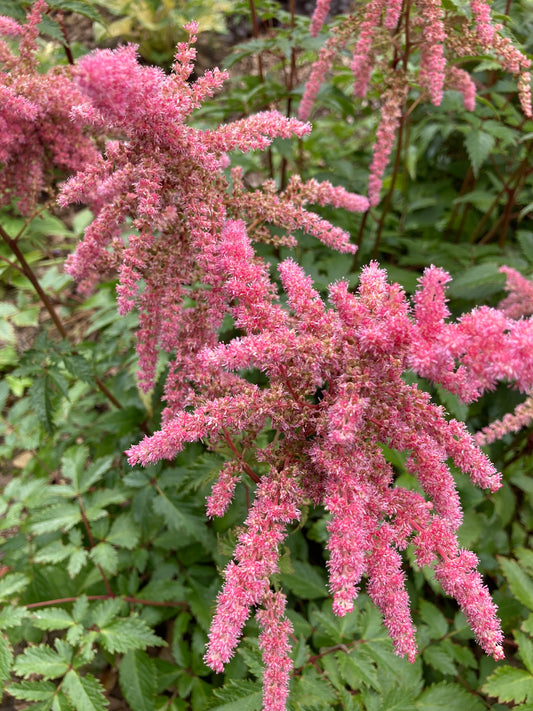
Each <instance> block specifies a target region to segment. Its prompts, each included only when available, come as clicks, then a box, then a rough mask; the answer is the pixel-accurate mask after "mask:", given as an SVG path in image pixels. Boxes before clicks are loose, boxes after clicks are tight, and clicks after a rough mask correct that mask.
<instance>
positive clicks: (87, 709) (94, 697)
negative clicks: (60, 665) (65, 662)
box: [63, 669, 109, 711]
mask: <svg viewBox="0 0 533 711" xmlns="http://www.w3.org/2000/svg"><path fill="white" fill-rule="evenodd" d="M63 690H64V692H65V694H66V695H67V696H68V698H69V699H70V701H71V702H72V704H73V706H74V708H75V709H76V711H103V710H104V709H105V708H107V706H108V703H109V702H108V701H107V699H106V698H105V696H104V691H103V688H102V685H101V684H100V682H99V681H98V680H97V679H95V678H94V676H91V675H90V674H87V675H86V676H80V675H79V674H77V673H76V672H75V671H74V670H73V669H71V670H70V671H69V672H68V673H67V674H66V675H65V678H64V679H63Z"/></svg>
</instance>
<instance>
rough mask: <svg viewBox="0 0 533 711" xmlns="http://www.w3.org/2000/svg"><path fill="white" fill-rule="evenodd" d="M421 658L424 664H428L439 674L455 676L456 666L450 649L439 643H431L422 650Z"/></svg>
mask: <svg viewBox="0 0 533 711" xmlns="http://www.w3.org/2000/svg"><path fill="white" fill-rule="evenodd" d="M422 656H423V659H424V661H425V662H426V664H429V665H430V666H432V667H433V669H436V670H437V671H438V672H441V674H448V675H449V676H455V675H456V674H457V668H456V666H455V663H454V659H453V656H452V654H451V652H450V651H448V650H447V649H445V648H444V647H442V646H441V645H439V644H432V645H430V646H429V647H428V648H427V649H425V650H424V653H423V655H422Z"/></svg>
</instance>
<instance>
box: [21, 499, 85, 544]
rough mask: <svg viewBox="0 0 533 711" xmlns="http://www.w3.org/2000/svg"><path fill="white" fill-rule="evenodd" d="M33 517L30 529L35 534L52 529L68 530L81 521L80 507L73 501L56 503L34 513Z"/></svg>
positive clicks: (49, 531) (38, 534)
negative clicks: (36, 513)
mask: <svg viewBox="0 0 533 711" xmlns="http://www.w3.org/2000/svg"><path fill="white" fill-rule="evenodd" d="M35 519H36V520H35V522H34V523H33V524H32V525H31V531H32V533H35V535H37V536H40V535H42V534H43V533H52V532H53V531H69V530H70V529H71V528H73V527H74V526H75V525H76V524H77V523H79V522H80V521H81V512H80V507H79V506H78V504H73V503H72V504H71V503H64V504H57V505H56V506H50V508H48V509H46V510H45V511H43V512H42V513H39V514H38V515H36V516H35Z"/></svg>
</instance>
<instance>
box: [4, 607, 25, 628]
mask: <svg viewBox="0 0 533 711" xmlns="http://www.w3.org/2000/svg"><path fill="white" fill-rule="evenodd" d="M27 616H28V612H27V610H26V608H25V607H17V606H16V605H5V607H3V608H2V610H0V630H8V629H9V628H10V627H18V626H19V625H20V624H21V622H22V620H23V619H24V618H25V617H27Z"/></svg>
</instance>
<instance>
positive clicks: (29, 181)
mask: <svg viewBox="0 0 533 711" xmlns="http://www.w3.org/2000/svg"><path fill="white" fill-rule="evenodd" d="M46 9H47V5H46V3H45V2H44V1H43V0H38V1H37V2H36V3H35V4H34V5H33V7H32V9H31V10H30V11H29V12H28V15H27V21H26V24H24V25H19V24H18V23H17V22H15V21H14V20H12V19H11V18H10V17H3V16H2V17H0V35H3V36H12V37H16V38H18V44H19V49H18V53H15V52H13V51H12V50H11V49H10V47H9V45H8V43H7V42H5V41H3V40H0V69H1V73H0V103H1V108H0V166H1V168H2V169H1V171H0V205H6V204H9V203H10V202H12V201H13V200H18V208H19V210H20V212H21V213H22V214H24V215H28V214H30V213H31V212H32V211H33V210H34V208H35V206H36V204H37V201H38V199H39V197H40V194H41V192H43V191H46V192H48V191H49V190H50V188H51V187H52V185H53V182H54V180H55V179H56V178H57V176H56V175H55V172H54V171H56V170H59V171H61V172H63V173H69V174H70V173H72V172H74V171H76V170H80V169H82V168H83V166H84V165H85V164H86V162H87V161H93V160H94V158H95V155H96V153H95V150H94V148H93V146H92V144H91V142H90V140H89V139H88V138H87V137H86V136H85V135H84V133H83V124H82V122H80V121H79V120H78V121H73V120H71V118H70V114H71V111H72V110H73V109H74V108H75V107H76V106H77V105H78V104H80V103H81V102H82V101H83V97H82V96H81V94H80V92H79V91H78V89H77V88H76V86H75V85H74V83H73V81H72V78H71V76H70V71H69V69H68V68H66V67H55V68H53V69H51V70H50V71H48V72H47V73H45V74H42V73H40V72H39V71H38V62H37V58H36V53H37V36H38V28H37V25H38V24H39V22H40V20H41V15H42V14H43V13H44V12H46Z"/></svg>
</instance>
